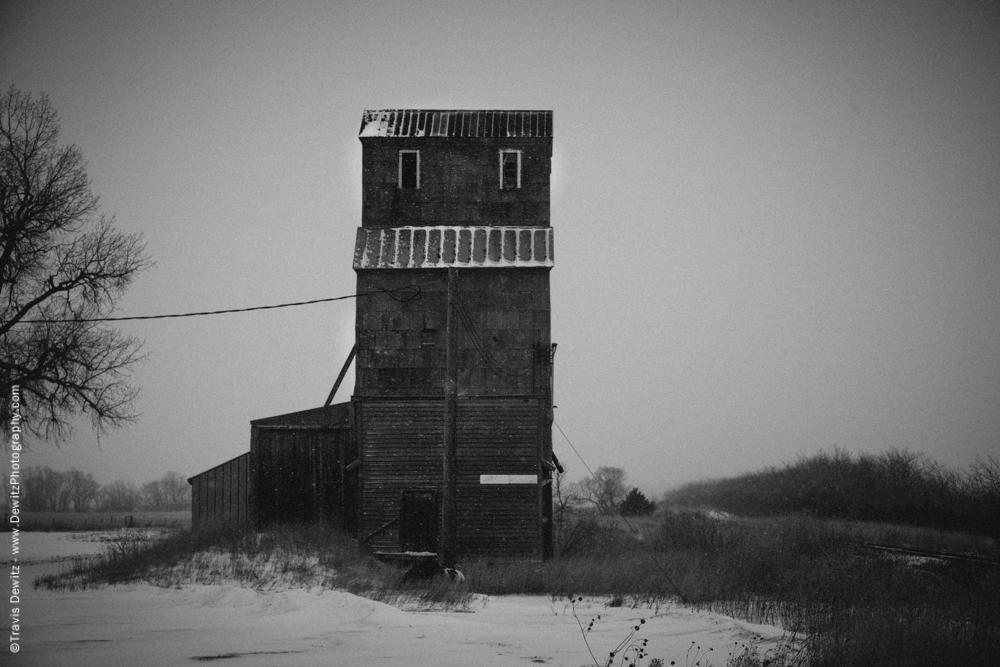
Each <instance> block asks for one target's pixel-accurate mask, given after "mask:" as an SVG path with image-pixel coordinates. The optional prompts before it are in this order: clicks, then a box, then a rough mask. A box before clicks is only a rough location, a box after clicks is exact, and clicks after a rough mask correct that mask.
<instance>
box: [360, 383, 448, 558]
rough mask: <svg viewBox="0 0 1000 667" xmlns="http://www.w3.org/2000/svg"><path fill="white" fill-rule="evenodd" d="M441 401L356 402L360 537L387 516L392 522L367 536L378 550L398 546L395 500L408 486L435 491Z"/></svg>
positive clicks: (438, 484)
mask: <svg viewBox="0 0 1000 667" xmlns="http://www.w3.org/2000/svg"><path fill="white" fill-rule="evenodd" d="M443 405H444V404H443V401H440V400H370V401H362V402H360V405H359V407H358V408H357V410H358V412H359V417H358V423H359V428H360V442H361V452H362V457H361V498H362V500H361V507H362V512H361V517H360V530H359V533H358V534H359V535H360V536H362V537H365V536H367V535H370V534H371V533H373V532H375V531H376V530H377V529H379V528H381V527H382V526H384V525H385V524H387V523H389V522H391V521H394V520H395V521H397V524H396V525H394V526H391V527H390V528H388V529H386V530H384V531H382V532H381V533H379V534H378V535H376V536H375V537H373V538H372V539H371V540H370V541H369V543H368V544H369V546H371V547H374V548H375V549H379V550H387V551H398V550H399V549H400V542H399V525H398V520H399V518H400V501H401V499H402V494H403V493H404V492H408V491H440V490H441V466H442V455H443V454H442V452H443V450H442V441H443V433H444V430H443V423H444V422H443V418H442V414H443V413H442V410H443V409H444V408H443Z"/></svg>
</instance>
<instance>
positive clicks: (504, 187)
mask: <svg viewBox="0 0 1000 667" xmlns="http://www.w3.org/2000/svg"><path fill="white" fill-rule="evenodd" d="M522 152H523V151H519V150H517V149H513V148H503V149H501V150H500V189H501V190H520V189H521V153H522ZM507 153H513V154H515V155H517V183H516V184H515V185H514V186H513V187H509V186H507V184H506V183H504V182H503V156H504V155H505V154H507Z"/></svg>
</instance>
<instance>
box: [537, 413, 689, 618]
mask: <svg viewBox="0 0 1000 667" xmlns="http://www.w3.org/2000/svg"><path fill="white" fill-rule="evenodd" d="M552 423H553V424H555V427H556V428H557V429H559V432H560V433H562V437H563V438H565V439H566V442H567V443H569V446H570V447H571V448H572V449H573V452H574V453H576V456H577V458H578V459H580V463H582V464H583V467H584V468H586V469H587V472H589V473H590V476H591V477H593V478H594V481H595V482H598V483H599V482H600V480H598V479H597V475H595V474H594V471H593V470H591V469H590V466H589V465H587V462H586V461H584V460H583V457H582V456H580V452H578V451H577V449H576V447H574V446H573V443H572V442H571V441H570V439H569V438H568V437H567V436H566V432H565V431H563V430H562V427H561V426H559V424H558V423H557V422H556V420H555V419H553V420H552ZM611 505H612V507H614V508H615V511H616V512H617V513H618V516H620V517H621V519H622V521H624V522H625V525H626V526H628V527H629V530H631V531H632V534H633V535H635V536H636V539H637V541H638V542H639V544H641V545H642V546H643V547H644V548H645V549H646V553H648V554H649V557H650V559H652V561H653V563H654V564H655V565H656V567H657V569H659V570H660V574H661V575H663V578H664V579H665V580H666V582H667V583H668V584H670V587H671V588H673V589H674V592H675V593H677V596H678V597H680V599H681V602H684V603H687V597H686V596H685V595H684V593H683V592H681V589H680V587H679V586H678V585H677V583H676V582H675V581H674V579H673V577H671V576H670V574H669V573H668V572H667V570H666V568H664V567H663V564H662V563H660V561H659V559H657V557H656V554H655V553H653V550H652V548H651V547H649V545H647V544H646V543H645V541H644V540H642V539H639V538H640V536H639V531H638V530H636V529H635V526H633V525H632V524H631V522H629V520H628V518H627V517H626V516H625V515H624V514H622V510H621V506H620V505H619V503H616V502H615V501H614V500H613V499H612V501H611Z"/></svg>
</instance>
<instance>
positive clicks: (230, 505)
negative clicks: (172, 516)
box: [189, 453, 250, 527]
mask: <svg viewBox="0 0 1000 667" xmlns="http://www.w3.org/2000/svg"><path fill="white" fill-rule="evenodd" d="M189 481H190V483H191V525H192V526H194V527H198V526H201V525H204V524H207V523H211V522H216V521H218V522H222V521H224V522H226V523H234V522H244V521H248V520H249V518H250V504H249V497H248V496H249V488H250V454H249V453H247V454H242V455H240V456H237V457H236V458H234V459H230V460H229V461H226V462H225V463H222V464H220V465H217V466H215V467H214V468H211V469H209V470H206V471H205V472H203V473H200V474H198V475H195V476H194V477H192V478H191V479H190V480H189Z"/></svg>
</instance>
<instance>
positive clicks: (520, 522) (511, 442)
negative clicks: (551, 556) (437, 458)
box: [456, 398, 543, 557]
mask: <svg viewBox="0 0 1000 667" xmlns="http://www.w3.org/2000/svg"><path fill="white" fill-rule="evenodd" d="M542 415H543V413H542V412H541V411H540V410H539V401H538V399H521V398H503V399H488V398H477V399H469V400H459V402H458V452H457V461H456V469H457V473H458V475H457V477H458V480H457V486H458V489H457V493H456V499H457V508H458V529H457V545H458V549H459V552H465V553H470V554H477V555H491V554H492V555H503V556H535V557H538V556H541V555H542V544H541V537H542V536H541V532H540V523H539V521H540V517H539V494H540V493H541V490H542V486H541V485H542V483H543V477H542V474H541V468H542V466H541V459H540V455H541V453H542V448H543V443H542V442H541V438H540V436H541V431H542V424H541V423H540V421H539V420H540V418H541V417H542ZM482 475H525V476H532V475H534V476H535V477H536V482H535V483H534V484H524V483H518V484H482V483H481V482H480V479H481V476H482Z"/></svg>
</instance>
